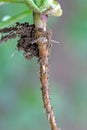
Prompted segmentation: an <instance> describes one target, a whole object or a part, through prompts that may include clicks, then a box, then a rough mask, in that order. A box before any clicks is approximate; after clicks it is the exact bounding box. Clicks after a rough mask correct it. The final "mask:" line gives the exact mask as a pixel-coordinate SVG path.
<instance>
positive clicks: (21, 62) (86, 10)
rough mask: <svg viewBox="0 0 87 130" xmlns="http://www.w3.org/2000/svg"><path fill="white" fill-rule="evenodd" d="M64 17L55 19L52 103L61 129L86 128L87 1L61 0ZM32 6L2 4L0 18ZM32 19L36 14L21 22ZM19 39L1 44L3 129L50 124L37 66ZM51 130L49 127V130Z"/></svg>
mask: <svg viewBox="0 0 87 130" xmlns="http://www.w3.org/2000/svg"><path fill="white" fill-rule="evenodd" d="M60 2H61V5H62V8H63V16H62V17H61V18H59V19H58V18H54V17H51V18H50V20H49V22H48V25H49V27H50V28H51V29H52V30H53V39H54V40H57V41H59V42H60V44H59V45H57V44H53V49H52V53H51V57H50V64H51V66H50V69H51V72H50V75H51V76H50V77H51V80H50V87H51V102H52V106H53V108H54V112H55V115H56V119H57V122H58V124H59V125H60V127H61V129H64V130H73V129H74V130H82V129H83V130H87V123H86V122H87V36H86V35H87V1H86V0H83V1H81V0H73V1H70V0H64V1H63V0H61V1H60ZM27 9H28V8H27V7H26V6H25V5H22V4H21V5H20V4H6V5H2V6H0V21H1V20H2V18H3V17H4V16H15V15H17V14H19V13H21V12H23V11H24V10H27ZM25 21H28V22H30V23H32V16H30V17H26V18H25V19H23V20H21V21H20V22H25ZM16 44H17V39H15V40H10V41H8V42H7V43H4V44H2V45H0V130H29V129H30V130H44V129H47V128H48V122H47V120H46V116H45V111H44V110H43V103H42V98H41V91H40V82H39V65H38V64H37V61H36V59H33V60H31V61H27V60H25V59H24V57H23V56H22V54H23V52H18V53H17V54H16V55H15V56H13V57H12V54H13V53H14V52H15V50H16ZM48 129H49V130H50V128H48Z"/></svg>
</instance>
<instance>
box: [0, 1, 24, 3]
mask: <svg viewBox="0 0 87 130" xmlns="http://www.w3.org/2000/svg"><path fill="white" fill-rule="evenodd" d="M0 2H4V3H9V2H10V3H24V0H0Z"/></svg>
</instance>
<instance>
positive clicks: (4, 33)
mask: <svg viewBox="0 0 87 130" xmlns="http://www.w3.org/2000/svg"><path fill="white" fill-rule="evenodd" d="M39 31H40V32H42V33H41V34H42V35H41V36H40V37H42V38H45V39H47V42H46V44H47V47H48V48H49V50H50V47H51V34H52V33H51V31H50V30H49V29H47V31H45V32H44V31H43V30H42V29H39ZM36 32H37V29H36V28H35V26H34V24H33V25H29V23H16V25H15V26H13V27H9V28H3V29H0V33H1V39H0V44H1V43H4V42H6V41H8V40H9V39H14V38H16V37H18V41H17V48H18V51H20V50H24V56H25V58H26V59H31V58H33V57H34V56H36V57H39V49H38V40H39V38H37V36H36Z"/></svg>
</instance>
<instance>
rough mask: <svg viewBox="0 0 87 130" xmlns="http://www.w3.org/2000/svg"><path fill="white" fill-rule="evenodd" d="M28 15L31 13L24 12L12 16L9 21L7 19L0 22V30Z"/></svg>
mask: <svg viewBox="0 0 87 130" xmlns="http://www.w3.org/2000/svg"><path fill="white" fill-rule="evenodd" d="M29 14H32V12H31V11H29V10H27V11H24V12H22V13H20V14H18V15H16V16H14V17H11V18H10V19H8V20H6V21H3V22H0V29H1V28H4V27H7V26H9V25H11V24H13V23H15V22H17V21H19V20H21V19H23V18H25V17H27V16H29Z"/></svg>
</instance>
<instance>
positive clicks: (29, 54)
mask: <svg viewBox="0 0 87 130" xmlns="http://www.w3.org/2000/svg"><path fill="white" fill-rule="evenodd" d="M0 33H1V34H2V37H1V40H0V43H4V42H6V41H7V40H9V39H12V38H16V37H19V39H18V43H17V48H18V51H20V50H24V56H25V58H26V59H28V60H30V59H31V58H33V57H37V58H38V61H39V64H40V81H41V91H42V98H43V104H44V108H45V110H46V114H47V119H48V121H49V122H50V125H51V130H60V129H59V128H58V127H57V125H56V121H55V116H54V113H53V109H52V107H51V104H50V97H49V56H50V50H51V46H52V42H51V36H52V32H51V30H49V29H47V31H44V30H42V29H41V28H39V29H36V28H35V26H34V25H29V23H24V24H20V23H16V26H14V27H10V28H4V29H0ZM3 34H4V35H5V34H6V35H5V36H4V35H3Z"/></svg>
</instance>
